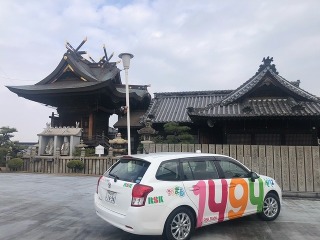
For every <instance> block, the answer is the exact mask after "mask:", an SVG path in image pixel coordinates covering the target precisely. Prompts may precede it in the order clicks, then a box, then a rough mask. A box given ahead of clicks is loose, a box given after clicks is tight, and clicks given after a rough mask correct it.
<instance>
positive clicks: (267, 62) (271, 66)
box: [256, 56, 279, 75]
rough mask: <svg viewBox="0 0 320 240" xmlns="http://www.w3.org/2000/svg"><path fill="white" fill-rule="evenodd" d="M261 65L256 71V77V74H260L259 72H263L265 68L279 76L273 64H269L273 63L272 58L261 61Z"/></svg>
mask: <svg viewBox="0 0 320 240" xmlns="http://www.w3.org/2000/svg"><path fill="white" fill-rule="evenodd" d="M262 62H263V64H261V65H260V66H259V69H258V71H257V72H256V75H258V73H260V72H261V71H263V70H264V69H265V68H266V67H269V68H270V69H271V70H272V71H273V72H274V73H275V74H277V75H278V74H279V73H278V71H277V69H276V65H275V64H271V62H273V57H271V58H270V57H269V56H268V57H267V58H265V57H264V58H263V59H262Z"/></svg>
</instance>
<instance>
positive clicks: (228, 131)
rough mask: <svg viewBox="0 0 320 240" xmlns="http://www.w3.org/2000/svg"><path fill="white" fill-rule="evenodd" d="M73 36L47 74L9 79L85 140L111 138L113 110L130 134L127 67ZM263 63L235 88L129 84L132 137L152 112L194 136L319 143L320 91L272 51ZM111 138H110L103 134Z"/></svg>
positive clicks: (158, 122)
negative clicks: (286, 70)
mask: <svg viewBox="0 0 320 240" xmlns="http://www.w3.org/2000/svg"><path fill="white" fill-rule="evenodd" d="M85 41H86V40H84V41H83V42H82V43H81V44H80V45H79V46H78V47H76V48H74V47H72V46H71V45H70V44H69V43H67V44H66V48H67V52H66V53H65V54H64V55H63V57H62V59H61V61H60V63H59V64H58V66H57V67H56V69H54V70H53V72H52V73H51V74H49V75H48V76H47V77H46V78H44V79H43V80H41V81H40V82H38V83H36V84H35V85H27V86H7V87H8V89H9V90H10V91H12V92H14V93H16V94H17V95H18V96H20V97H24V98H26V99H29V100H32V101H35V102H39V103H42V104H45V105H48V106H52V107H55V108H56V109H57V115H55V114H53V115H52V116H51V127H65V126H74V125H77V127H79V128H81V129H82V139H83V140H84V143H86V144H88V145H91V146H95V145H97V143H98V144H101V143H103V142H101V139H102V140H103V141H104V142H105V143H108V140H109V139H107V138H105V136H107V134H108V132H109V131H108V130H109V117H110V116H111V115H113V114H117V115H118V116H119V118H118V121H117V122H116V123H115V125H114V127H115V128H117V129H118V132H119V133H121V134H122V136H123V138H125V139H126V133H127V131H126V127H127V126H126V125H127V121H126V115H125V114H124V113H123V112H122V110H121V109H125V108H124V106H125V104H126V99H125V95H126V94H125V85H124V84H122V82H121V77H120V71H121V70H120V69H119V68H118V67H117V65H116V62H112V61H111V58H112V56H113V54H111V55H110V56H108V55H107V52H106V49H105V48H103V50H104V55H103V57H102V58H101V59H100V60H99V61H94V60H93V59H92V58H91V57H89V59H86V58H84V57H83V55H84V54H86V52H85V51H81V50H80V48H81V47H82V45H83V44H84V43H85ZM262 62H263V63H262V64H261V65H260V66H259V69H258V71H257V72H256V73H255V74H254V75H253V76H252V77H251V78H250V79H249V80H247V81H244V83H243V84H242V85H241V86H239V87H238V88H237V89H235V90H212V91H190V92H163V93H155V94H154V98H153V99H152V100H151V96H150V94H149V92H148V89H147V87H148V86H146V85H130V88H129V97H130V117H131V134H132V135H131V143H132V144H131V145H132V146H133V148H132V149H133V151H132V152H133V153H135V152H136V149H137V147H138V144H139V141H140V139H139V133H138V130H139V129H141V128H143V127H144V125H143V123H144V122H145V120H146V119H148V118H150V119H151V120H152V127H153V128H154V130H155V131H157V132H158V134H162V133H163V125H164V124H165V123H168V122H177V123H180V125H186V126H189V127H190V128H191V134H192V135H193V136H194V143H200V144H207V143H210V144H248V145H250V144H251V145H278V146H280V145H301V146H312V145H318V144H319V142H320V141H319V138H320V99H319V98H318V97H317V96H315V95H312V94H310V93H308V92H307V91H305V90H303V89H302V88H300V81H299V80H297V81H288V80H286V79H285V78H283V77H282V76H280V75H279V73H278V71H277V69H276V67H275V65H274V64H272V62H273V58H270V57H267V58H263V61H262ZM104 138H105V139H104Z"/></svg>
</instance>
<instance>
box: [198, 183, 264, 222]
mask: <svg viewBox="0 0 320 240" xmlns="http://www.w3.org/2000/svg"><path fill="white" fill-rule="evenodd" d="M217 181H221V184H220V183H219V185H221V186H219V188H221V193H222V194H221V199H220V201H219V200H218V201H216V197H215V195H216V183H218V182H217ZM256 181H258V184H256V183H254V182H251V181H250V180H247V179H243V178H235V179H232V180H231V181H227V180H225V179H220V180H207V181H203V180H201V181H199V182H198V183H197V184H196V185H195V186H194V190H193V194H194V195H196V196H199V208H198V222H197V227H201V226H202V224H203V223H206V222H208V221H218V222H222V221H224V220H225V218H228V219H233V218H237V217H241V216H242V215H243V214H244V213H245V211H246V209H247V206H248V201H250V203H251V204H252V205H253V206H256V211H257V212H261V211H262V204H263V197H264V181H263V180H262V179H261V178H258V179H256ZM228 182H229V183H228ZM255 187H256V188H259V190H258V189H257V190H255ZM236 188H238V189H239V188H242V191H237V192H236ZM207 189H208V194H209V195H208V198H207V196H206V195H207ZM241 192H242V195H241ZM255 193H256V194H255ZM206 200H207V201H208V202H207V205H208V207H209V209H210V211H211V212H212V213H218V218H216V217H210V218H209V219H208V217H206V218H204V211H205V206H206ZM228 202H229V204H230V208H228V209H229V211H228V212H226V209H227V203H228Z"/></svg>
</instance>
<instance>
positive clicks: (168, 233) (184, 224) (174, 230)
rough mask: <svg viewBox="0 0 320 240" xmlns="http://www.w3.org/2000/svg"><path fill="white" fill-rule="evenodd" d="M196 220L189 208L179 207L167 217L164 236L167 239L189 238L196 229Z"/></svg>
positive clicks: (183, 239)
mask: <svg viewBox="0 0 320 240" xmlns="http://www.w3.org/2000/svg"><path fill="white" fill-rule="evenodd" d="M194 222H195V221H194V217H193V214H192V213H191V211H190V210H189V209H188V208H185V207H180V208H177V209H175V210H174V211H173V212H172V213H171V214H170V215H169V217H168V218H167V221H166V223H165V226H164V231H163V236H164V238H165V239H167V240H188V239H190V237H191V234H192V233H193V231H194Z"/></svg>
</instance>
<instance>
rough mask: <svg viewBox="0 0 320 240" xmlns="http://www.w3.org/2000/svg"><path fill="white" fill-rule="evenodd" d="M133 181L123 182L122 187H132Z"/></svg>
mask: <svg viewBox="0 0 320 240" xmlns="http://www.w3.org/2000/svg"><path fill="white" fill-rule="evenodd" d="M132 185H133V183H124V184H123V187H127V188H132Z"/></svg>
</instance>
